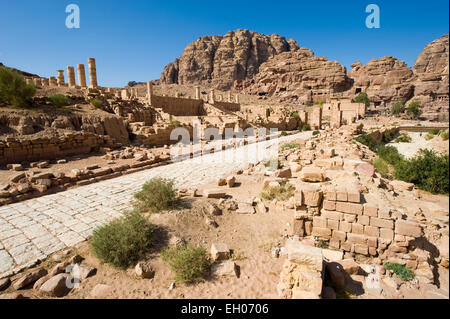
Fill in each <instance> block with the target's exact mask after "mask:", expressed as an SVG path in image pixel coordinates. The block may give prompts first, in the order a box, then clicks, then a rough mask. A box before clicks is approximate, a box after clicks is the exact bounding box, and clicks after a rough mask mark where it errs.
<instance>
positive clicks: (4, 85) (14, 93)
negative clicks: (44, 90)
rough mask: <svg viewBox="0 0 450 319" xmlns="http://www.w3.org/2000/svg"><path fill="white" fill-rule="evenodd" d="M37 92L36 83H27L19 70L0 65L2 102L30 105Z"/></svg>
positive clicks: (18, 105)
mask: <svg viewBox="0 0 450 319" xmlns="http://www.w3.org/2000/svg"><path fill="white" fill-rule="evenodd" d="M35 93H36V87H35V86H34V84H27V83H26V81H25V79H24V78H23V76H22V75H21V74H20V73H19V72H17V71H13V70H10V69H7V68H5V67H0V104H6V105H12V106H14V107H29V106H31V99H32V97H33V96H34V94H35Z"/></svg>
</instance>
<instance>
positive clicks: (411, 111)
mask: <svg viewBox="0 0 450 319" xmlns="http://www.w3.org/2000/svg"><path fill="white" fill-rule="evenodd" d="M406 115H408V117H409V118H411V119H417V118H419V117H420V116H421V115H422V110H421V109H420V102H419V101H412V102H411V103H410V104H409V105H408V108H407V109H406Z"/></svg>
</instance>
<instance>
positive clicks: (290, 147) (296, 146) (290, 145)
mask: <svg viewBox="0 0 450 319" xmlns="http://www.w3.org/2000/svg"><path fill="white" fill-rule="evenodd" d="M298 147H300V144H296V143H288V144H283V145H281V149H285V148H289V149H293V148H298Z"/></svg>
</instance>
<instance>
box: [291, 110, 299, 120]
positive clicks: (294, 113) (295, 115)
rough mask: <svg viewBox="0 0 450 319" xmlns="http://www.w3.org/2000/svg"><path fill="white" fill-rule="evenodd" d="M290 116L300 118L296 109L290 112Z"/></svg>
mask: <svg viewBox="0 0 450 319" xmlns="http://www.w3.org/2000/svg"><path fill="white" fill-rule="evenodd" d="M291 117H292V118H294V119H299V118H300V115H299V114H298V112H297V111H295V112H292V113H291Z"/></svg>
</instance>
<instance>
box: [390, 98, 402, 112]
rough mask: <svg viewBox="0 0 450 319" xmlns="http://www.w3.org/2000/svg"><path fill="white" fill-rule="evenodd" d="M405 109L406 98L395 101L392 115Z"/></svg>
mask: <svg viewBox="0 0 450 319" xmlns="http://www.w3.org/2000/svg"><path fill="white" fill-rule="evenodd" d="M404 111H405V100H404V99H401V100H400V101H397V102H395V104H394V105H393V106H392V110H391V113H392V115H395V116H397V115H400V114H401V113H403V112H404Z"/></svg>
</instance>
